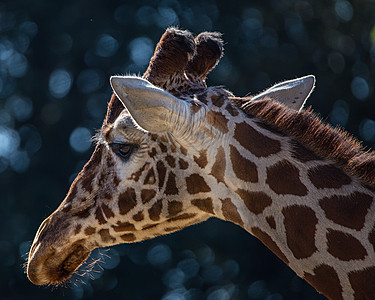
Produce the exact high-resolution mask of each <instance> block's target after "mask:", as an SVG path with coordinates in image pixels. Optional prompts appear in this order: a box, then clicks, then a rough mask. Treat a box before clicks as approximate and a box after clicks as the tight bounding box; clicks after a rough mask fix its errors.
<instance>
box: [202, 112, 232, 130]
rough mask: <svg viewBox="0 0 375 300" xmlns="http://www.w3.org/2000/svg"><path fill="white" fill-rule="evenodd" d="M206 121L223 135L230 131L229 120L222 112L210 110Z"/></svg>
mask: <svg viewBox="0 0 375 300" xmlns="http://www.w3.org/2000/svg"><path fill="white" fill-rule="evenodd" d="M206 121H207V123H208V124H211V125H212V126H213V127H214V128H216V129H217V130H219V131H221V132H222V133H227V132H228V131H229V129H228V119H227V118H226V117H225V116H224V115H223V114H222V113H221V112H218V111H213V110H210V111H209V112H208V113H207V116H206Z"/></svg>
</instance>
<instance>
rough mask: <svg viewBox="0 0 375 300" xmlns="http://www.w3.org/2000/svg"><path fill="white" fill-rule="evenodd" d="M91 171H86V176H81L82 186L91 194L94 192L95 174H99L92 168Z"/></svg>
mask: <svg viewBox="0 0 375 300" xmlns="http://www.w3.org/2000/svg"><path fill="white" fill-rule="evenodd" d="M90 171H91V172H87V173H86V172H85V173H84V176H83V177H81V178H82V181H81V186H82V188H83V189H84V190H85V191H87V192H88V193H89V194H91V193H92V184H93V181H94V178H95V176H96V175H97V173H96V172H95V170H90Z"/></svg>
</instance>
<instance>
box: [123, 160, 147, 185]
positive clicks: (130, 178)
mask: <svg viewBox="0 0 375 300" xmlns="http://www.w3.org/2000/svg"><path fill="white" fill-rule="evenodd" d="M148 165H149V163H145V164H144V165H143V166H142V167H141V168H140V169H139V170H138V171H137V172H134V173H133V174H131V175H130V177H129V178H128V179H129V180H134V181H138V180H139V177H141V175H142V173H143V171H144V170H145V169H146V168H147V167H148Z"/></svg>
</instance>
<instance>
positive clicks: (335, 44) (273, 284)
mask: <svg viewBox="0 0 375 300" xmlns="http://www.w3.org/2000/svg"><path fill="white" fill-rule="evenodd" d="M374 22H375V1H374V0H358V1H351V2H349V1H347V0H328V1H320V0H300V1H297V0H294V1H293V0H271V1H267V2H266V1H235V2H233V1H214V0H210V1H205V2H202V1H198V0H193V1H176V0H161V1H148V0H140V1H125V0H124V1H120V0H116V1H99V0H90V1H89V0H77V1H73V0H64V1H60V0H57V1H50V0H38V1H33V2H32V3H31V2H30V1H25V0H9V1H4V0H3V1H2V2H0V190H1V193H0V201H1V206H0V299H30V298H33V299H34V298H35V299H47V298H48V299H50V298H51V297H54V298H55V299H83V298H92V299H94V298H95V299H109V298H111V299H113V298H121V299H164V300H167V299H168V300H171V299H209V300H213V299H268V300H271V299H272V300H276V299H277V300H279V299H321V296H319V295H318V294H317V293H316V292H315V291H314V290H313V289H312V288H311V287H310V286H308V285H307V284H306V283H304V282H303V281H302V280H301V279H299V278H298V277H297V276H296V275H295V274H294V273H293V272H292V271H290V270H289V269H288V268H287V267H286V266H284V264H283V263H281V262H280V261H279V260H278V259H277V258H276V257H275V256H274V255H273V254H271V253H270V252H269V251H268V250H267V249H266V248H265V247H264V246H263V245H262V244H261V243H260V242H258V241H257V240H256V239H255V238H252V237H251V236H250V235H249V234H248V233H246V232H245V231H244V230H241V229H240V228H238V227H236V226H234V225H233V224H230V223H226V222H222V221H219V220H210V221H208V222H205V223H204V224H201V225H198V226H194V227H191V228H188V229H185V230H183V231H182V232H179V233H176V234H173V235H170V236H166V237H160V238H157V239H154V240H150V241H146V242H143V243H140V244H134V245H120V246H116V247H112V248H110V249H101V250H98V251H95V252H94V253H93V255H92V257H91V258H90V259H89V261H88V263H86V265H85V267H84V268H83V269H84V270H87V271H89V270H90V269H92V270H91V272H87V273H85V271H84V270H83V271H80V272H81V273H80V274H81V275H76V276H75V279H74V280H72V281H71V282H70V283H68V284H67V287H60V288H49V287H45V288H43V287H36V286H33V285H32V284H31V283H30V282H28V280H27V278H26V275H25V274H24V272H23V267H22V264H23V263H24V261H25V258H26V256H27V251H28V249H29V247H30V243H31V240H32V238H33V236H34V234H35V232H36V230H37V227H38V226H39V224H40V223H41V221H42V220H43V218H44V217H46V216H48V215H49V214H50V213H51V212H52V211H53V210H54V209H55V208H56V207H57V206H58V204H59V203H60V201H61V200H62V199H63V198H64V195H65V193H66V192H67V190H68V187H69V185H70V183H71V181H72V180H73V179H74V177H75V175H76V174H77V172H78V171H79V170H80V169H81V168H82V166H83V164H84V163H85V161H87V159H88V158H89V156H90V153H91V151H92V148H93V147H92V146H91V145H90V142H89V139H90V136H91V135H92V134H94V133H95V129H98V128H100V126H101V121H102V119H103V117H104V114H105V110H106V103H107V101H108V100H109V98H110V94H111V91H110V87H109V84H108V78H109V76H110V75H113V74H124V73H139V74H142V73H143V72H144V70H145V68H146V66H147V63H148V61H149V58H150V56H151V55H152V52H153V49H154V47H155V44H156V43H157V41H158V39H159V38H160V36H161V34H162V33H163V32H164V30H165V28H166V27H167V26H170V25H178V26H180V27H181V28H183V29H189V30H191V31H193V32H195V33H196V34H197V33H199V32H201V31H219V32H222V33H223V34H224V35H223V38H224V40H225V42H226V50H225V56H224V57H223V59H222V61H221V63H220V64H219V65H218V66H217V68H216V69H215V70H214V71H213V72H212V74H210V77H209V84H210V85H221V84H224V85H226V86H227V87H228V88H229V89H230V90H232V91H233V92H234V93H235V94H236V95H238V96H243V95H245V94H247V93H248V92H251V93H256V92H258V91H261V90H263V89H265V88H266V87H268V86H270V85H271V84H272V83H274V82H278V81H281V80H284V79H291V78H295V77H297V76H303V75H306V74H314V75H316V77H317V87H316V89H315V91H314V93H313V94H312V96H311V98H310V100H309V104H310V105H312V106H313V108H314V109H315V111H317V112H319V113H320V114H321V115H322V116H323V118H324V119H325V120H327V121H329V122H330V123H332V124H334V125H339V126H343V127H345V128H347V130H348V131H350V132H351V133H353V134H354V135H355V136H357V137H359V138H360V139H361V140H363V141H364V143H365V145H367V146H369V147H373V146H374V145H375V121H374V120H375V101H374V98H375V97H374V82H375V80H374V79H375V24H374ZM99 258H100V260H101V262H100V263H99V264H98V263H97V264H95V263H94V262H95V261H97V260H98V259H99Z"/></svg>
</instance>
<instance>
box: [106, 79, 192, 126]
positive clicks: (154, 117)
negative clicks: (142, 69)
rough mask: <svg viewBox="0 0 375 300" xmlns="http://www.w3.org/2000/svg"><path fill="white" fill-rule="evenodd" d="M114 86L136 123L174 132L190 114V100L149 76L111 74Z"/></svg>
mask: <svg viewBox="0 0 375 300" xmlns="http://www.w3.org/2000/svg"><path fill="white" fill-rule="evenodd" d="M111 86H112V89H113V91H114V92H115V94H116V96H117V97H118V98H119V100H120V101H121V102H122V104H123V105H124V106H125V107H126V108H127V110H128V111H129V113H130V114H131V116H132V117H133V119H134V120H135V121H136V122H137V124H138V125H139V126H140V127H142V128H143V129H144V130H146V131H150V132H153V133H162V132H166V131H169V132H174V131H176V130H177V129H179V128H181V127H182V126H183V124H185V122H186V121H188V118H189V104H188V103H186V102H184V101H182V100H180V99H178V98H176V97H174V96H173V95H171V94H170V93H168V92H167V91H164V90H162V89H160V88H158V87H156V86H154V85H153V84H151V83H150V82H148V81H147V80H146V79H143V78H140V77H135V76H112V77H111Z"/></svg>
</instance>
